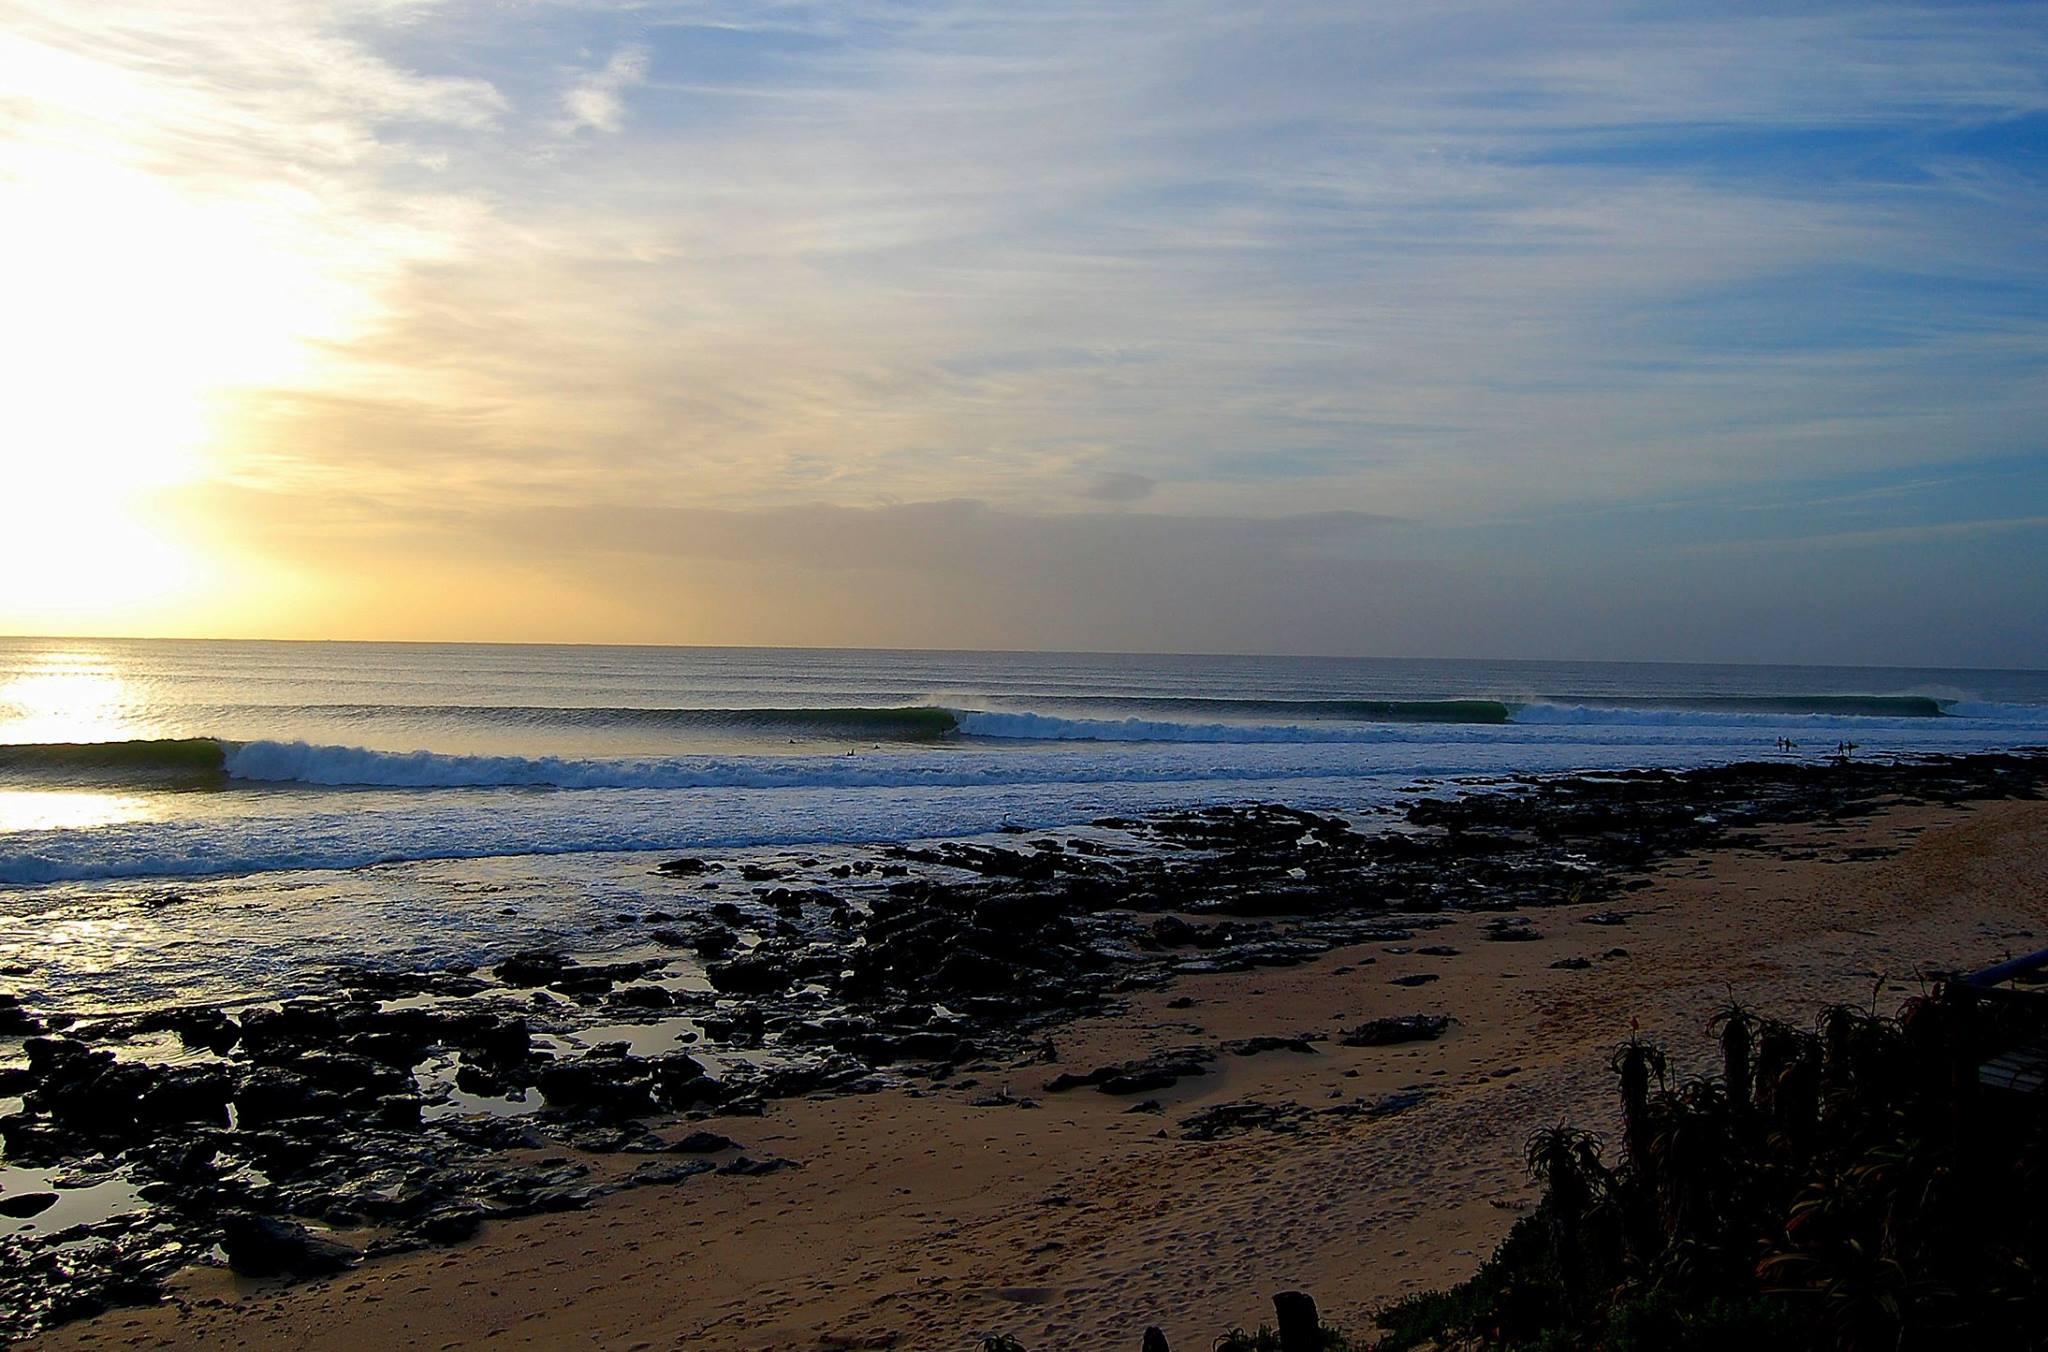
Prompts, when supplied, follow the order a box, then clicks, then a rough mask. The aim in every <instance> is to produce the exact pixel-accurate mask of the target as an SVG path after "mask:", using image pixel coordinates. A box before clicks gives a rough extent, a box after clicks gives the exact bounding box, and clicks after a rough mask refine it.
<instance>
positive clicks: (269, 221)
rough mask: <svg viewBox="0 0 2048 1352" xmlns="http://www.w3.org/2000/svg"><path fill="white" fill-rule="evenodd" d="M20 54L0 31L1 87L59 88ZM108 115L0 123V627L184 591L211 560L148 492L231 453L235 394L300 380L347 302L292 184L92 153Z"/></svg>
mask: <svg viewBox="0 0 2048 1352" xmlns="http://www.w3.org/2000/svg"><path fill="white" fill-rule="evenodd" d="M31 57H32V53H26V54H25V51H24V49H23V48H21V47H19V46H14V47H4V46H0V83H16V82H17V81H15V79H14V77H15V76H20V77H21V82H25V84H26V86H27V88H28V91H29V94H30V95H31V96H33V95H35V94H37V93H38V92H47V93H49V94H50V96H51V98H52V100H53V101H61V100H62V99H64V98H65V97H67V96H71V97H73V99H74V101H75V94H76V91H75V89H71V88H69V87H66V88H65V89H61V90H60V89H59V88H58V87H57V86H55V85H53V84H52V81H53V80H54V79H55V74H54V73H53V72H52V71H50V70H46V69H44V64H47V63H44V64H38V63H37V62H36V61H35V60H33V59H31ZM72 73H73V74H74V75H75V74H78V73H79V72H77V71H73V72H72ZM44 85H47V86H50V88H49V89H47V90H42V89H41V86H44ZM109 96H110V97H112V96H113V95H112V93H110V95H109ZM65 111H69V112H72V113H73V114H74V119H75V125H74V123H73V122H67V121H65V120H64V117H63V115H62V114H63V112H65ZM141 111H143V112H146V110H141ZM107 121H108V119H107V118H106V117H104V116H98V117H94V116H90V115H88V114H87V113H85V112H80V111H78V110H76V109H71V110H64V109H61V107H60V110H59V111H58V112H55V113H51V114H50V115H49V116H47V117H46V118H45V120H44V121H43V123H41V124H39V125H36V126H33V127H31V128H30V134H29V135H26V136H15V137H13V138H12V139H6V138H0V220H4V221H5V222H6V233H5V249H4V251H0V296H4V297H5V302H4V308H0V369H4V370H5V371H6V372H7V391H8V393H7V398H6V399H5V400H4V401H0V470H4V490H5V491H4V494H0V497H4V501H5V503H6V507H7V511H6V525H5V529H4V531H0V631H6V630H8V629H15V630H17V631H39V632H71V633H79V632H91V631H92V630H93V628H94V626H95V625H97V624H105V625H107V626H109V628H113V627H125V626H127V625H130V624H138V623H139V624H143V625H150V626H152V627H154V623H156V622H161V621H162V620H163V619H165V618H166V617H167V616H173V615H175V614H177V613H178V612H179V611H180V609H181V608H182V607H181V604H180V603H182V602H192V601H194V600H195V598H196V597H197V596H198V594H199V593H201V592H202V591H203V590H204V589H205V587H206V586H207V584H208V583H209V582H210V581H212V579H213V573H214V570H213V569H211V568H209V567H208V566H207V558H206V551H205V550H204V549H203V547H197V546H195V542H194V540H193V539H191V538H187V537H186V535H185V534H183V533H181V530H180V529H179V527H178V524H177V523H176V522H175V521H173V520H172V519H171V518H170V517H169V516H168V515H167V514H166V513H165V512H164V511H163V509H162V505H161V504H162V503H163V501H164V500H165V498H166V496H167V490H175V489H177V488H179V487H181V486H189V485H192V484H195V483H199V482H201V481H204V480H207V479H210V478H213V477H215V476H217V475H220V474H222V473H224V472H226V471H228V470H229V469H230V468H232V467H231V466H229V465H227V464H225V463H224V459H223V457H224V455H225V454H227V453H228V451H229V450H230V449H231V448H229V447H228V446H227V441H226V429H228V428H229V427H230V426H231V424H232V423H233V421H234V419H235V417H236V414H237V412H238V407H239V405H240V402H241V401H242V400H244V399H246V398H247V397H248V395H249V394H250V392H251V391H255V390H261V389H266V388H277V387H279V386H285V385H300V384H304V383H307V382H308V381H310V380H312V379H313V377H314V375H315V374H316V373H315V371H314V365H315V356H314V353H313V350H312V348H311V346H310V345H309V343H308V341H307V340H308V339H317V338H320V337H329V336H333V335H334V334H335V333H337V332H339V331H340V330H341V329H342V328H345V327H346V326H347V324H348V323H349V322H351V321H352V319H353V318H354V317H355V316H356V314H357V312H358V311H359V310H360V309H361V305H362V298H361V296H360V295H359V294H358V293H357V289H356V288H355V287H354V286H352V285H351V284H350V283H349V282H348V281H347V280H346V279H345V278H344V277H343V275H342V274H343V273H345V271H346V269H340V268H330V267H329V266H328V263H329V262H331V261H332V260H326V259H322V258H321V257H320V256H319V255H318V253H317V251H314V250H313V246H309V245H308V244H307V243H306V240H307V238H308V237H309V236H317V233H318V232H308V231H304V230H300V229H298V228H297V227H298V226H299V225H302V224H303V223H304V222H305V221H307V220H308V219H315V218H317V217H318V214H319V204H318V203H316V202H314V201H312V200H311V199H310V198H309V197H308V196H307V194H305V193H304V191H303V190H301V189H298V188H295V187H292V186H290V185H289V184H281V183H280V184H272V183H253V184H252V183H250V182H248V181H238V182H232V183H227V184H222V183H218V182H214V181H212V180H209V179H207V178H205V177H204V176H190V175H188V176H183V177H180V176H175V175H173V174H172V173H171V172H169V171H167V170H162V169H161V168H160V167H159V166H156V165H153V164H152V162H151V159H150V157H149V156H147V155H146V154H143V153H141V152H140V151H139V150H136V149H135V148H134V147H129V149H130V150H131V151H132V152H133V153H130V154H116V153H110V152H109V148H108V144H107V141H108V138H109V137H110V136H111V135H113V133H111V132H109V130H108V128H107ZM116 121H118V119H116ZM135 125H138V126H146V125H147V121H146V118H144V119H143V120H141V121H139V122H137V123H136V124H135ZM102 632H105V631H104V630H103V631H102Z"/></svg>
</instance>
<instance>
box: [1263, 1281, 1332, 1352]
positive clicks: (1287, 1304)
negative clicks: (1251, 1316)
mask: <svg viewBox="0 0 2048 1352" xmlns="http://www.w3.org/2000/svg"><path fill="white" fill-rule="evenodd" d="M1273 1312H1274V1314H1276V1315H1278V1316H1279V1318H1280V1352H1323V1321H1322V1319H1321V1317H1320V1316H1318V1315H1317V1314H1316V1302H1315V1298H1314V1297H1312V1296H1310V1295H1309V1293H1308V1292H1306V1291H1282V1292H1281V1293H1280V1294H1279V1295H1277V1296H1275V1297H1273Z"/></svg>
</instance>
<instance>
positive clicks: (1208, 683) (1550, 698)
mask: <svg viewBox="0 0 2048 1352" xmlns="http://www.w3.org/2000/svg"><path fill="white" fill-rule="evenodd" d="M1781 739H1782V740H1788V741H1790V742H1793V743H1796V746H1792V747H1789V748H1788V747H1785V746H1783V745H1782V742H1781ZM1845 743H1853V744H1854V750H1853V753H1852V754H1854V755H1856V756H1859V757H1878V756H1896V755H1903V754H1912V753H1922V752H1959V751H1974V750H1990V749H2003V748H2012V747H2020V746H2032V745H2041V744H2043V743H2048V673H2041V672H2018V671H1968V670H1954V671H1949V670H1921V669H1885V668H1830V667H1765V666H1715V665H1678V664H1622V663H1581V662H1492V661H1452V660H1444V661H1425V660H1366V659H1340V658H1301V657H1220V656H1207V657H1205V656H1139V655H1113V654H1078V653H967V652H886V651H823V650H796V649H717V648H658V647H586V646H515V645H462V644H375V643H287V642H243V641H233V642H228V641H222V642H202V641H158V640H91V641H88V640H78V639H8V640H0V968H6V969H10V970H15V971H17V972H18V973H19V974H20V977H19V979H18V980H16V981H15V983H14V984H15V985H16V986H17V987H18V988H20V989H23V990H34V991H38V992H41V993H43V994H45V995H50V996H57V997H62V998H65V999H67V1000H69V1001H71V1002H73V1003H80V1002H82V1003H84V1004H85V1005H103V1006H107V1007H129V1006H134V1005H138V1004H147V1003H149V1002H150V1001H152V1000H155V999H162V998H168V996H169V995H170V994H172V993H176V994H180V995H184V996H187V997H189V996H190V995H191V993H192V992H193V991H194V990H195V989H205V988H211V987H214V986H219V987H220V988H222V989H228V988H233V987H235V986H236V984H237V983H238V982H245V981H247V980H250V979H252V978H253V976H254V975H255V974H257V973H259V972H260V973H262V974H266V975H267V976H268V978H269V979H271V980H275V979H276V978H277V974H279V973H289V972H291V971H293V970H295V969H297V968H298V967H300V966H303V965H305V964H308V963H311V964H318V963H321V962H342V961H372V962H375V961H393V962H412V963H418V962H422V961H427V962H431V961H440V960H454V959H455V958H458V957H462V956H465V955H466V956H468V957H471V958H475V957H478V956H488V955H489V954H490V953H492V952H500V951H502V950H503V949H504V947H505V946H506V945H508V944H513V943H520V942H535V941H541V942H569V943H577V944H584V945H588V944H589V943H591V942H593V940H594V936H598V935H600V934H601V933H603V932H604V931H605V929H606V925H607V921H608V919H609V918H610V917H613V916H615V915H617V914H619V913H621V912H629V911H631V910H633V909H634V908H636V907H638V906H639V905H641V904H642V902H643V901H644V895H643V893H644V887H643V880H644V879H645V878H646V877H647V875H648V873H649V870H650V868H651V864H652V862H653V861H652V860H651V859H650V857H649V856H648V855H647V854H646V852H648V851H674V852H691V851H727V852H733V851H740V852H747V851H753V852H762V851H776V850H782V851H788V850H792V849H797V850H809V851H813V852H815V851H819V850H827V849H831V848H835V847H853V846H859V845H862V844H872V843H877V842H887V841H899V840H908V839H933V838H944V837H960V836H969V835H975V834H980V833H987V832H992V831H996V830H998V829H1000V828H1004V827H1011V828H1015V827H1025V828H1047V829H1051V828H1059V827H1068V826H1074V825H1076V824H1080V823H1085V822H1088V821H1090V820H1091V819H1094V818H1099V817H1102V816H1105V815H1114V814H1129V813H1137V812H1144V811H1148V810H1153V809H1160V808H1167V807H1174V806H1181V805H1186V804H1190V803H1196V802H1214V801H1247V800H1281V801H1286V802H1289V803H1293V804H1296V805H1299V806H1303V807H1311V808H1318V809H1324V810H1339V811H1364V810H1369V809H1372V808H1375V807H1383V806H1385V805H1387V804H1390V803H1392V802H1395V801H1397V800H1399V799H1400V798H1402V797H1403V796H1406V795H1410V794H1413V793H1415V792H1428V791H1442V790H1444V789H1445V788H1446V787H1451V786H1455V785H1456V784H1457V782H1458V781H1461V780H1467V781H1469V780H1483V779H1489V778H1496V777H1501V776H1506V775H1513V774H1527V773H1549V772H1558V771H1574V770H1601V769H1615V768H1622V767H1632V766H1672V767H1685V766H1697V765H1703V764H1710V763H1715V762H1726V761H1733V760H1750V759H1773V758H1801V759H1811V758H1816V757H1825V756H1831V755H1834V754H1837V753H1838V748H1840V747H1841V746H1842V745H1843V744H1845Z"/></svg>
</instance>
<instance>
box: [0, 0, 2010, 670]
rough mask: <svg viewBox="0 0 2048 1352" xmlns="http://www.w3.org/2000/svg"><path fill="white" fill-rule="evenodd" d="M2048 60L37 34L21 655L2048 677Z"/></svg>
mask: <svg viewBox="0 0 2048 1352" xmlns="http://www.w3.org/2000/svg"><path fill="white" fill-rule="evenodd" d="M2044 187H2048V5H2042V4H2010V3H2007V4H1992V5H1983V6H1972V5H1950V4H1934V5H1924V6H1895V5H1886V4H1867V3H1859V4H1843V5H1828V4H1791V5H1773V4H1754V5H1741V6H1730V5H1708V4H1700V5H1660V4H1645V5H1626V6H1623V5H1612V4H1576V3H1571V0H1558V2H1557V3H1545V4H1543V5H1528V4H1522V3H1499V4H1494V3H1462V2H1460V0H1448V2H1447V3H1441V4H1430V5H1415V4H1412V3H1398V4H1396V3H1385V4H1382V3H1375V2H1373V0H1345V2H1344V3H1327V4H1326V3H1322V2H1321V0H1301V2H1300V3H1256V0H1252V2H1247V0H1230V2H1229V3H1224V2H1222V0H1217V2H1216V3H1210V2H1209V0H1184V2H1178V3H1177V2H1174V0H1152V3H1142V4H1140V3H1119V2H1118V0H1044V3H1034V4H1031V5H995V4H976V3H963V2H962V0H924V2H922V3H914V4H900V5H899V4H894V3H873V2H872V0H849V2H848V3H841V4H808V3H799V2H792V3H760V4H744V3H727V2H723V0H703V2H701V3H700V2H698V0H675V2H674V3H661V2H658V0H647V2H645V3H626V4H609V3H603V2H602V0H522V2H521V3H506V2H505V0H492V2H491V3H481V2H480V0H263V2H262V3H258V4H250V3H247V0H147V2H146V3H130V2H129V0H95V3H93V4H90V5H81V4H78V3H76V0H0V246H4V247H0V297H4V298H5V299H4V303H0V471H4V479H0V487H4V489H5V492H4V499H5V503H6V511H5V517H4V520H5V521H6V523H7V528H6V530H5V531H4V532H0V632H13V633H57V634H94V635H110V634H142V635H151V634H156V635H209V636H273V637H307V638H401V639H476V640H484V639H502V640H526V641H530V640H561V641H621V642H648V643H666V642H675V643H763V644H791V645H809V644H817V645H851V646H914V647H982V648H1076V649H1108V650H1123V651H1137V650H1165V651H1233V652H1301V653H1333V654H1366V655H1386V656H1457V655H1472V656H1497V657H1546V658H1619V659H1649V660H1658V659H1668V660H1729V661H1787V662H1804V661H1814V662H1871V663H1908V664H1927V665H1978V666H2033V667H2048V566H2044V563H2043V560H2044V558H2048V380H2044V371H2048V245H2044V240H2048V193H2044Z"/></svg>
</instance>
